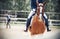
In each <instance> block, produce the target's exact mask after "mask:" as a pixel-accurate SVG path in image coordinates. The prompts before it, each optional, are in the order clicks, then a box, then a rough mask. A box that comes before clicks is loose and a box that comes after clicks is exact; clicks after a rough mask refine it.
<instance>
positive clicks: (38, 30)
mask: <svg viewBox="0 0 60 39" xmlns="http://www.w3.org/2000/svg"><path fill="white" fill-rule="evenodd" d="M29 31H30V32H31V35H36V34H43V33H44V32H45V23H44V22H43V21H42V19H39V17H38V16H37V15H35V16H34V17H33V20H32V24H31V27H29Z"/></svg>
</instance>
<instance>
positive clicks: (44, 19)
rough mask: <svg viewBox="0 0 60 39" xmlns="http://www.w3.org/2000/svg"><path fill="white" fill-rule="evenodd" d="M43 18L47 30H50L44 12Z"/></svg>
mask: <svg viewBox="0 0 60 39" xmlns="http://www.w3.org/2000/svg"><path fill="white" fill-rule="evenodd" d="M43 18H44V20H45V25H46V28H47V31H51V30H49V23H48V18H47V15H46V14H44V16H43Z"/></svg>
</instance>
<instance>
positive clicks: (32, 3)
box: [31, 0, 44, 9]
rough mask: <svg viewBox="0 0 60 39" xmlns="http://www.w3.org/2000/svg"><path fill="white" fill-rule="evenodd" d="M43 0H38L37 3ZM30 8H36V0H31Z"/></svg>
mask: <svg viewBox="0 0 60 39" xmlns="http://www.w3.org/2000/svg"><path fill="white" fill-rule="evenodd" d="M43 2H44V0H38V3H43ZM31 8H32V9H33V8H34V9H36V8H37V5H36V0H31Z"/></svg>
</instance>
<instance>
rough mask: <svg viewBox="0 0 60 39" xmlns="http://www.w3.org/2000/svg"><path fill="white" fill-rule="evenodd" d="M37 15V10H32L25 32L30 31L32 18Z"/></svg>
mask: <svg viewBox="0 0 60 39" xmlns="http://www.w3.org/2000/svg"><path fill="white" fill-rule="evenodd" d="M34 14H35V10H32V11H31V12H30V14H29V16H28V18H27V23H26V30H25V32H27V31H28V27H29V26H30V23H31V19H32V16H33V15H34Z"/></svg>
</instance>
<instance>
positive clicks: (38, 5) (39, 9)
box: [37, 3, 44, 15]
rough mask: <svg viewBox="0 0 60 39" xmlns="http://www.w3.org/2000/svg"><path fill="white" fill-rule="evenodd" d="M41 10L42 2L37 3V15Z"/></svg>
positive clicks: (42, 7)
mask: <svg viewBox="0 0 60 39" xmlns="http://www.w3.org/2000/svg"><path fill="white" fill-rule="evenodd" d="M43 10H44V4H43V3H38V4H37V14H38V15H39V14H40V13H43Z"/></svg>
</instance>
